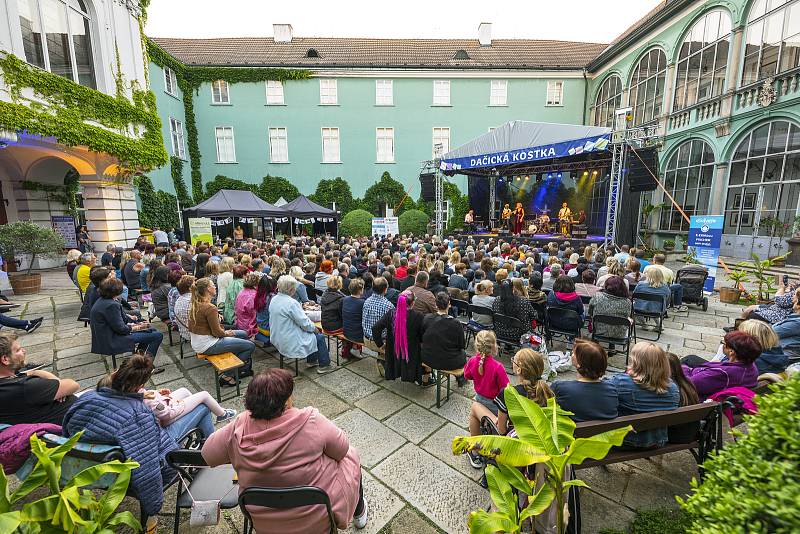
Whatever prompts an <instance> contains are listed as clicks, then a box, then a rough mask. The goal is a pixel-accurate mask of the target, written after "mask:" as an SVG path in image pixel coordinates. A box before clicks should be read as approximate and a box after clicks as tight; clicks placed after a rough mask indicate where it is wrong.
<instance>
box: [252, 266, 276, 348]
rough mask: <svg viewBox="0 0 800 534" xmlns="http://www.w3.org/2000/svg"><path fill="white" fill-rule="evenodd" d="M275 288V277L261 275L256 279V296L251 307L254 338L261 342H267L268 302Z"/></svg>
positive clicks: (273, 294)
mask: <svg viewBox="0 0 800 534" xmlns="http://www.w3.org/2000/svg"><path fill="white" fill-rule="evenodd" d="M277 290H278V284H277V283H276V282H275V279H274V278H272V277H271V276H269V275H264V276H262V277H261V279H260V280H259V281H258V287H257V288H256V296H255V299H254V300H253V307H254V308H255V310H256V316H255V323H256V330H257V331H258V333H257V334H256V337H255V339H257V340H258V341H261V342H262V343H267V342H269V336H268V333H269V303H270V302H271V301H272V297H274V296H275V292H276V291H277ZM262 331H263V332H262ZM265 332H266V333H265Z"/></svg>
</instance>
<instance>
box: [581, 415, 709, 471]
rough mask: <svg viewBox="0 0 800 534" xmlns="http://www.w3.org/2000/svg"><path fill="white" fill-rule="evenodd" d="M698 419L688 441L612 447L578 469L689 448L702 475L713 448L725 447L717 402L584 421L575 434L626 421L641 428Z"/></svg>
mask: <svg viewBox="0 0 800 534" xmlns="http://www.w3.org/2000/svg"><path fill="white" fill-rule="evenodd" d="M692 423H699V430H698V432H697V436H695V439H694V440H692V441H690V442H687V443H671V442H668V443H667V444H666V445H664V446H663V447H658V448H654V449H638V450H637V449H632V450H621V449H617V450H615V449H612V450H611V451H610V452H609V453H608V454H607V455H606V457H605V458H603V459H602V460H593V459H587V460H586V461H584V462H583V463H582V464H580V465H576V466H575V469H586V468H589V467H596V466H600V465H611V464H615V463H619V462H628V461H631V460H638V459H641V458H651V457H653V456H659V455H662V454H669V453H671V452H677V451H685V450H688V451H689V452H691V453H692V456H694V459H695V461H696V462H697V467H698V470H699V474H700V477H701V478H702V476H703V467H702V465H703V462H705V460H706V459H707V458H708V457H709V455H710V454H711V452H715V451H719V450H720V449H721V448H722V406H721V405H720V404H719V403H717V402H704V403H701V404H694V405H692V406H682V407H680V408H676V409H675V410H663V411H657V412H648V413H641V414H636V415H625V416H621V417H617V418H616V419H610V420H600V421H585V422H582V423H578V424H577V425H576V428H575V437H576V438H589V437H592V436H595V435H597V434H600V433H602V432H606V431H608V430H614V429H616V428H621V427H624V426H626V425H631V426H632V427H633V431H635V432H641V431H645V430H653V429H656V428H665V427H674V426H678V425H687V424H692Z"/></svg>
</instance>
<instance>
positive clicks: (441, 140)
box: [433, 128, 450, 158]
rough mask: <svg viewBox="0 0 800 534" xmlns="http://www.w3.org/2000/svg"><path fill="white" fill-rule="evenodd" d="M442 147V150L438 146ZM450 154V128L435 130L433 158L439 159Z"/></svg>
mask: <svg viewBox="0 0 800 534" xmlns="http://www.w3.org/2000/svg"><path fill="white" fill-rule="evenodd" d="M438 145H441V148H440V147H439V146H438ZM448 152H450V128H434V129H433V157H434V158H436V157H439V156H442V155H444V154H447V153H448Z"/></svg>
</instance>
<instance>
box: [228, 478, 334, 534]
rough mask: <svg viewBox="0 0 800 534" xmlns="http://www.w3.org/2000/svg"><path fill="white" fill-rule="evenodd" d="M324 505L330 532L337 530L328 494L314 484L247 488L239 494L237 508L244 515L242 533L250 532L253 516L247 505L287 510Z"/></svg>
mask: <svg viewBox="0 0 800 534" xmlns="http://www.w3.org/2000/svg"><path fill="white" fill-rule="evenodd" d="M314 505H324V506H325V510H326V511H327V512H328V520H329V522H330V526H331V530H330V532H331V534H336V533H337V532H338V530H337V528H336V520H335V519H334V518H333V509H332V508H331V500H330V498H329V497H328V494H327V493H325V492H324V491H323V490H321V489H319V488H317V487H314V486H297V487H292V488H247V489H246V490H244V491H243V492H242V494H241V495H240V496H239V508H240V509H241V510H242V515H243V516H244V533H245V534H252V532H253V518H252V517H251V516H250V512H249V511H248V510H247V507H248V506H261V507H264V508H275V509H277V510H288V509H290V508H299V507H301V506H314Z"/></svg>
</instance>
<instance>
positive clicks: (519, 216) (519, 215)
mask: <svg viewBox="0 0 800 534" xmlns="http://www.w3.org/2000/svg"><path fill="white" fill-rule="evenodd" d="M524 223H525V209H523V207H522V203H521V202H517V205H516V207H515V208H514V235H519V234H520V233H522V227H523V224H524Z"/></svg>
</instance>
